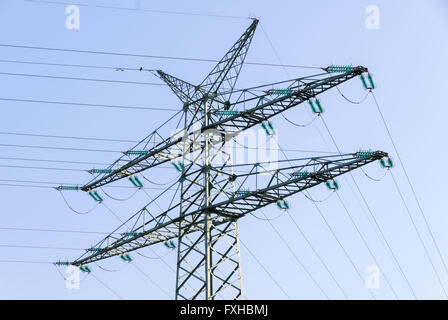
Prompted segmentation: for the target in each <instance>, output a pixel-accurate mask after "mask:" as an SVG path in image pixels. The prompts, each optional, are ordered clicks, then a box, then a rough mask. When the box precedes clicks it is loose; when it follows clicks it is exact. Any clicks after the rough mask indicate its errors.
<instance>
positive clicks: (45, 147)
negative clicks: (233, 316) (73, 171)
mask: <svg viewBox="0 0 448 320" xmlns="http://www.w3.org/2000/svg"><path fill="white" fill-rule="evenodd" d="M0 147H14V148H36V149H50V150H69V151H86V152H109V153H123V151H119V150H109V149H85V148H71V147H55V146H42V145H22V144H0ZM233 148H236V149H241V148H244V149H253V150H270V151H279V149H274V148H272V149H271V148H257V147H238V146H233ZM283 151H285V152H304V153H305V152H306V153H328V154H334V152H328V151H320V150H302V149H283Z"/></svg>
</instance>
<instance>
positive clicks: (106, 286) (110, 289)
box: [89, 273, 123, 300]
mask: <svg viewBox="0 0 448 320" xmlns="http://www.w3.org/2000/svg"><path fill="white" fill-rule="evenodd" d="M89 274H91V275H92V277H93V278H94V279H95V280H96V281H98V282H99V283H101V284H102V285H103V287H105V288H106V289H107V290H109V291H110V292H112V293H113V294H114V295H115V296H117V297H118V298H119V299H121V300H123V297H122V296H120V295H119V294H118V293H117V292H116V291H115V290H113V289H112V288H111V287H109V286H108V285H107V284H106V283H104V282H103V281H101V280H100V279H98V277H97V276H95V275H94V274H93V273H89Z"/></svg>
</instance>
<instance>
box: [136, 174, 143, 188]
mask: <svg viewBox="0 0 448 320" xmlns="http://www.w3.org/2000/svg"><path fill="white" fill-rule="evenodd" d="M134 179H135V182H137V187H139V188H141V187H143V183H142V182H141V181H140V179H139V178H138V177H134Z"/></svg>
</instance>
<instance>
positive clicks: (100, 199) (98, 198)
mask: <svg viewBox="0 0 448 320" xmlns="http://www.w3.org/2000/svg"><path fill="white" fill-rule="evenodd" d="M93 193H94V194H95V196H96V197H97V201H100V202H101V201H103V198H101V196H100V195H99V194H98V192H96V191H94V192H93Z"/></svg>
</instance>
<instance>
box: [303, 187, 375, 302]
mask: <svg viewBox="0 0 448 320" xmlns="http://www.w3.org/2000/svg"><path fill="white" fill-rule="evenodd" d="M307 193H308V192H307ZM308 195H309V193H308ZM313 205H314V207H315V208H316V210H317V212H318V213H319V215H320V216H321V218H322V220H323V221H324V222H325V225H326V226H327V228H328V229H329V230H330V232H331V234H332V235H333V238H334V239H335V240H336V242H337V243H338V244H339V247H340V248H341V249H342V251H343V252H344V255H345V256H346V258H347V260H348V261H349V262H350V264H351V265H352V267H353V269H354V270H355V272H356V274H357V275H358V277H359V279H360V280H361V282H362V283H363V284H364V278H363V277H362V275H361V273H360V272H359V270H358V268H357V267H356V265H355V262H354V261H353V259H352V258H351V257H350V255H349V254H348V252H347V250H346V249H345V248H344V246H343V245H342V243H341V241H340V240H339V238H338V236H337V235H336V233H335V232H334V230H333V228H332V227H331V225H330V224H329V223H328V221H327V219H326V218H325V216H324V214H323V213H322V211H321V210H320V208H319V206H318V205H317V203H316V202H313ZM368 292H369V294H370V295H371V296H372V298H373V299H375V300H376V297H375V295H374V294H373V293H372V291H370V290H368Z"/></svg>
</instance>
